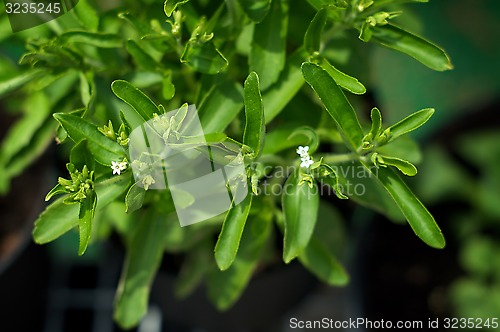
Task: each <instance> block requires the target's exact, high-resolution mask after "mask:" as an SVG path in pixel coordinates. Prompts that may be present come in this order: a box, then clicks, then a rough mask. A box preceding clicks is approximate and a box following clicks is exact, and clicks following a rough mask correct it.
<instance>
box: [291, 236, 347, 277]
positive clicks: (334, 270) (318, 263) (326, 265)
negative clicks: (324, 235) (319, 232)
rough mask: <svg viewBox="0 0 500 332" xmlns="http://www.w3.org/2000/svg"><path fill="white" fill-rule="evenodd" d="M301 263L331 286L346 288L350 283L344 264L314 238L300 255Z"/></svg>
mask: <svg viewBox="0 0 500 332" xmlns="http://www.w3.org/2000/svg"><path fill="white" fill-rule="evenodd" d="M299 261H300V263H302V265H304V266H305V267H306V268H307V269H309V270H310V271H312V272H313V273H314V274H315V275H316V276H317V277H318V278H320V279H321V280H323V281H324V282H326V283H327V284H329V285H331V286H345V285H347V283H348V282H349V275H348V274H347V272H346V271H345V269H344V267H343V266H342V264H340V262H339V261H338V260H337V258H336V257H335V256H334V255H333V254H332V253H330V252H329V251H328V249H327V248H326V246H325V245H323V244H322V243H321V242H320V241H319V240H318V239H316V238H315V237H314V236H313V237H312V238H311V240H310V241H309V244H308V245H307V247H306V248H305V249H304V251H303V252H302V253H301V254H300V255H299Z"/></svg>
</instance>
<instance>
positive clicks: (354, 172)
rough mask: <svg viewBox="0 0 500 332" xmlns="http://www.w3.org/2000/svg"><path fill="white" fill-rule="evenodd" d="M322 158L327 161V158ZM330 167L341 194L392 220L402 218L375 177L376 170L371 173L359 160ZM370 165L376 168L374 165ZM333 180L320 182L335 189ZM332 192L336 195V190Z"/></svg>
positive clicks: (401, 219) (327, 179) (325, 179)
mask: <svg viewBox="0 0 500 332" xmlns="http://www.w3.org/2000/svg"><path fill="white" fill-rule="evenodd" d="M324 160H325V161H328V158H325V159H324ZM332 167H333V169H334V170H335V171H336V173H337V177H338V184H339V189H340V190H341V192H342V193H343V194H345V195H346V196H348V197H349V198H350V199H352V200H354V201H356V203H358V204H360V205H362V206H366V207H368V208H370V209H372V210H375V211H377V212H379V213H382V214H383V215H385V216H387V217H388V218H389V219H391V220H393V221H403V220H404V216H403V215H402V214H401V211H400V210H399V208H398V206H397V205H396V204H395V202H394V200H393V199H392V198H391V196H390V195H389V194H388V193H387V191H386V190H385V189H384V187H383V186H382V185H381V184H380V182H379V181H378V180H377V179H376V178H375V176H376V175H375V174H376V172H375V173H372V172H370V171H368V170H367V169H365V167H364V166H363V165H362V164H361V163H360V162H359V161H353V162H350V163H344V164H339V165H334V166H332ZM370 167H371V168H373V169H376V167H375V166H374V165H371V166H370ZM333 180H335V179H333ZM333 180H332V179H329V178H322V179H321V182H322V183H325V184H328V185H329V186H330V187H331V188H333V189H335V188H334V186H335V185H336V184H337V181H333ZM333 194H335V195H337V196H338V194H337V192H335V193H332V195H333Z"/></svg>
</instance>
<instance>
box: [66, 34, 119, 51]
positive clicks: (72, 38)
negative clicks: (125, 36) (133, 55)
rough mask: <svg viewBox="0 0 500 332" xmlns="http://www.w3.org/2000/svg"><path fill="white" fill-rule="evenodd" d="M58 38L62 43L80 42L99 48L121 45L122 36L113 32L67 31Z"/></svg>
mask: <svg viewBox="0 0 500 332" xmlns="http://www.w3.org/2000/svg"><path fill="white" fill-rule="evenodd" d="M59 38H60V40H61V42H62V43H64V44H70V43H82V44H87V45H91V46H95V47H100V48H121V47H123V40H122V38H121V37H120V36H119V35H116V34H114V33H97V32H87V31H69V32H65V33H63V34H62V35H61V36H60V37H59Z"/></svg>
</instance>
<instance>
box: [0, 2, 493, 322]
mask: <svg viewBox="0 0 500 332" xmlns="http://www.w3.org/2000/svg"><path fill="white" fill-rule="evenodd" d="M305 13H309V12H307V10H306V11H305ZM311 13H312V12H311ZM4 15H5V14H2V16H3V17H1V18H0V67H1V68H2V69H5V70H4V72H0V78H1V77H5V76H8V68H9V66H11V67H12V66H16V65H15V64H16V62H17V60H18V58H19V56H20V54H22V53H23V52H24V50H23V43H21V42H20V39H19V38H18V36H16V35H12V33H11V32H10V28H9V26H8V22H7V20H6V18H5V16H4ZM304 15H305V14H304ZM311 17H312V16H311ZM415 17H418V18H419V19H418V20H417V19H415ZM400 24H401V25H405V26H411V27H412V29H415V30H416V31H419V32H420V34H421V35H423V36H425V37H427V38H429V39H430V40H433V41H434V42H436V43H437V44H438V45H440V46H442V47H443V48H444V49H445V50H446V51H447V52H448V54H449V55H450V57H451V59H452V62H453V64H454V66H455V69H454V70H453V71H449V72H444V73H436V72H433V71H431V70H429V69H427V68H425V67H423V66H422V65H420V64H419V63H417V62H416V61H414V60H412V59H410V58H409V57H407V56H404V55H401V54H398V53H395V52H391V51H389V50H386V49H383V48H379V47H373V48H372V49H371V50H370V53H366V54H365V53H361V54H359V57H363V58H366V57H367V58H368V61H369V64H370V67H369V68H370V69H369V70H364V69H365V68H363V69H357V67H356V66H355V64H354V63H347V64H345V66H346V67H349V70H351V69H352V73H353V74H354V75H355V76H357V77H359V78H360V80H361V81H362V82H368V83H369V84H368V90H369V91H371V94H370V95H369V96H368V98H367V100H364V101H363V102H364V103H367V104H370V107H372V106H375V105H377V106H378V107H379V108H380V109H381V111H382V113H383V114H384V121H386V122H387V123H394V122H395V121H397V120H398V119H400V118H402V117H404V116H406V115H408V114H410V113H411V112H414V111H416V110H419V109H422V108H426V107H434V108H436V113H435V115H434V117H433V118H432V120H431V121H430V122H429V123H428V124H427V125H426V126H424V127H422V128H421V129H420V130H419V131H418V132H417V135H414V136H413V137H414V138H415V139H416V140H418V141H419V143H420V144H421V147H422V152H421V155H422V160H421V162H420V164H419V165H418V167H419V174H418V176H417V177H416V178H415V179H412V180H413V181H411V182H410V185H411V186H412V188H414V190H415V192H416V193H417V195H418V196H419V197H420V198H421V200H422V201H423V202H424V204H426V205H427V206H428V207H429V209H430V211H431V212H432V213H433V215H434V216H435V218H436V220H437V222H438V223H439V225H440V226H441V228H442V230H443V232H444V234H445V237H446V239H447V243H448V245H447V247H446V248H445V249H444V250H434V249H431V248H429V247H427V246H426V245H425V244H424V243H423V242H421V241H420V240H419V239H418V238H417V237H415V236H414V235H413V234H412V231H411V229H410V228H409V227H407V225H399V224H395V223H392V222H388V221H387V220H385V218H384V217H382V216H380V215H377V214H376V213H374V212H372V211H370V210H367V209H365V208H362V207H359V206H356V205H354V204H351V203H348V204H347V205H346V204H344V202H338V201H333V202H334V204H335V205H336V206H337V207H338V208H339V210H340V212H341V214H342V216H341V218H342V219H344V223H343V224H341V225H339V242H342V245H343V250H342V251H343V253H344V254H343V258H344V259H343V261H344V262H345V264H346V266H347V269H348V271H349V272H350V274H351V276H352V280H351V283H350V284H349V286H347V287H346V288H329V287H326V286H324V285H322V284H321V283H319V282H318V281H316V280H315V279H314V278H313V277H312V276H310V275H309V274H308V273H307V272H305V271H304V270H303V269H302V268H301V267H299V266H295V265H293V264H292V265H291V266H290V267H289V268H288V269H287V270H286V271H284V272H279V273H278V274H277V275H275V276H273V277H272V278H267V277H260V278H256V279H255V280H253V281H252V282H251V285H250V287H249V288H248V289H247V290H246V292H245V294H244V296H243V298H242V300H241V301H240V302H239V303H238V304H237V305H236V306H235V307H234V308H232V309H231V310H229V311H228V312H227V313H224V314H219V313H217V312H216V311H215V310H214V309H213V308H212V307H211V305H210V304H208V302H207V300H206V299H205V297H204V294H203V291H202V290H199V291H197V292H196V293H195V294H194V295H193V296H191V297H190V298H188V299H186V300H184V301H182V302H176V301H175V299H174V298H173V296H172V293H173V292H172V288H173V282H172V277H170V275H169V266H171V265H175V259H176V258H175V257H170V256H166V257H165V259H164V262H163V265H164V266H163V267H162V273H160V274H159V276H158V277H157V280H156V281H155V285H154V286H153V292H152V300H151V301H152V303H151V307H150V312H149V313H148V315H147V317H146V318H145V319H144V321H143V322H142V323H141V325H140V326H139V327H138V328H137V331H140V332H144V331H151V332H154V331H173V332H175V331H179V332H188V331H189V332H202V331H207V332H208V331H224V328H222V327H221V326H220V323H221V322H224V324H223V325H225V326H226V327H225V330H227V331H235V332H237V331H289V330H292V329H291V328H290V327H289V321H290V319H291V318H292V317H296V318H298V319H302V320H314V319H321V318H323V317H328V318H334V319H337V320H340V319H348V318H356V317H367V318H369V319H373V320H377V319H382V318H383V319H386V320H394V321H395V320H422V321H424V322H427V320H428V318H433V319H434V318H440V319H444V318H445V317H458V318H461V317H466V318H467V317H473V318H476V317H478V318H479V317H482V318H494V317H496V318H498V319H500V121H499V120H500V116H499V112H500V93H499V92H500V61H499V59H500V40H499V38H498V36H499V32H500V3H499V2H498V1H496V0H455V1H446V0H432V1H431V2H430V3H429V4H425V5H414V6H411V7H410V10H406V11H405V19H404V21H401V22H400ZM359 43H361V42H359ZM362 50H363V51H360V52H366V48H363V49H362ZM357 71H358V72H357ZM8 98H9V97H8V96H7V97H5V98H4V99H0V138H2V137H3V136H5V134H6V133H7V131H8V130H9V128H10V127H11V125H12V123H13V121H15V120H16V118H17V116H18V115H17V114H16V112H15V110H14V109H13V108H15V102H12V101H11V100H8ZM7 105H8V107H7ZM43 148H45V147H43ZM42 150H43V149H42ZM58 158H59V156H58V155H57V154H56V153H55V144H54V143H52V144H51V145H50V146H48V149H47V150H46V152H45V153H43V154H41V157H40V158H39V159H37V160H36V161H35V162H34V163H33V165H32V166H31V167H30V168H29V169H28V170H27V171H25V172H24V173H23V174H22V175H20V176H17V177H16V178H15V179H14V182H13V183H12V185H11V190H10V191H9V193H8V195H5V196H3V197H1V198H0V317H1V320H0V331H6V332H11V331H12V332H17V331H46V332H58V331H70V332H78V331H92V332H101V331H102V332H108V331H119V328H118V327H116V326H115V325H114V324H113V322H112V305H113V298H114V293H115V287H116V285H117V283H118V278H119V275H120V272H121V269H122V261H123V252H122V250H121V248H120V245H119V241H113V238H112V239H111V241H108V242H103V243H100V242H99V243H95V244H94V245H93V246H91V248H90V249H89V252H88V253H86V254H85V256H83V257H77V256H76V252H77V250H76V248H77V242H78V240H77V239H78V235H77V234H76V233H72V232H70V233H68V234H67V235H65V236H64V237H62V238H61V239H59V240H57V241H55V242H54V243H51V244H49V245H45V246H37V245H35V244H33V242H32V240H31V230H32V226H33V224H32V223H33V221H34V220H35V219H36V216H37V215H38V214H39V213H40V211H42V210H43V208H44V206H45V205H44V201H43V197H44V195H45V193H46V192H47V191H48V190H49V189H50V187H51V185H52V184H53V183H54V181H55V179H56V178H57V176H58V175H59V174H58V172H59V169H57V168H54V167H53V164H54V161H56V162H57V161H58V162H59V163H61V162H62V161H61V160H58ZM0 171H2V170H1V169H0ZM1 176H2V175H1V174H0V177H1ZM0 182H1V181H0ZM323 210H324V211H323V212H322V214H321V215H322V216H323V217H325V218H327V216H328V214H329V213H330V214H331V213H336V212H335V211H328V208H327V207H324V208H323ZM334 219H337V218H334ZM263 301H270V302H272V303H273V305H274V306H275V308H276V310H275V311H274V312H268V315H267V316H265V317H264V316H262V313H260V312H259V311H258V310H256V306H259V303H262V302H263ZM188 311H189V312H188ZM193 311H194V312H197V313H198V314H193V313H192V312H193ZM259 315H260V316H259ZM293 330H294V331H297V330H299V329H293ZM490 330H496V331H500V329H490Z"/></svg>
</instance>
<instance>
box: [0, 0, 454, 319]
mask: <svg viewBox="0 0 500 332" xmlns="http://www.w3.org/2000/svg"><path fill="white" fill-rule="evenodd" d="M410 2H427V1H424V0H413V1H412V0H374V1H371V0H308V1H305V0H301V1H294V2H291V1H287V0H272V1H271V0H257V1H247V0H226V1H224V2H215V1H207V0H205V1H188V0H166V1H165V3H164V4H159V3H157V2H155V1H150V0H144V1H126V0H123V1H121V2H119V3H118V4H117V7H116V8H112V9H109V8H108V9H106V8H103V7H102V5H98V4H97V2H93V1H91V0H80V2H79V4H78V6H76V7H75V8H74V10H72V11H70V12H69V13H67V14H66V15H64V16H63V17H60V18H58V19H57V20H54V21H51V22H49V23H48V24H47V25H46V26H43V27H39V28H37V30H33V31H36V32H37V33H38V35H37V36H28V35H27V34H25V35H24V36H21V37H20V39H23V41H24V42H25V43H26V53H25V54H24V55H23V56H22V57H21V59H20V60H19V64H20V66H19V67H18V68H16V69H15V70H12V69H11V70H10V71H9V72H8V73H9V74H8V75H7V76H6V77H3V80H2V81H1V82H0V95H2V96H6V95H7V96H8V97H9V98H8V99H6V101H7V103H9V102H12V101H19V100H21V99H22V98H24V97H25V100H24V102H23V103H22V105H23V109H24V110H25V111H24V114H23V117H22V118H21V119H20V120H19V121H18V122H17V123H16V124H15V125H14V127H13V128H12V130H11V131H10V132H9V134H8V136H7V137H6V138H5V139H4V142H3V145H2V150H1V155H0V169H1V170H2V174H3V176H2V179H1V180H2V181H1V182H0V184H1V185H0V188H2V190H3V191H4V192H5V191H7V190H8V185H9V181H10V178H12V177H13V176H15V175H17V174H19V173H20V172H21V171H22V170H23V169H24V168H25V167H26V166H27V165H29V164H30V163H31V162H33V161H34V160H35V158H36V156H37V155H38V154H40V153H41V152H42V151H43V150H44V149H45V147H46V146H47V145H48V144H49V143H50V141H51V140H52V139H53V137H54V135H55V137H56V141H57V142H58V143H59V144H62V145H63V146H66V147H67V151H70V152H69V162H68V163H67V171H68V175H67V176H66V177H65V178H63V177H61V178H59V180H58V182H57V184H56V186H55V187H54V188H53V189H52V190H51V191H50V192H49V193H48V194H47V197H46V200H47V201H50V204H49V205H48V207H47V208H46V209H45V211H44V212H43V213H42V214H41V215H40V217H39V218H38V219H37V221H36V222H35V228H34V230H33V238H34V240H35V242H36V243H39V244H45V243H48V242H51V241H53V240H55V239H57V238H59V237H60V236H62V235H63V234H65V233H66V232H68V231H70V230H72V229H77V230H78V232H79V234H80V242H79V249H78V253H79V255H83V254H84V253H85V251H86V249H87V247H88V245H89V243H90V242H91V241H92V240H93V239H96V238H98V237H105V236H106V235H109V234H110V232H112V231H114V232H117V233H119V234H120V235H121V237H122V239H123V243H124V246H125V249H126V252H127V257H126V263H125V265H124V269H123V274H122V277H121V281H120V285H119V286H118V291H117V294H116V303H115V314H114V316H115V320H116V321H117V322H118V323H119V324H120V325H121V326H123V327H125V328H130V327H133V326H135V325H136V324H138V322H139V321H140V319H141V318H142V317H143V315H144V314H145V312H146V310H147V303H148V297H149V289H150V286H151V283H152V281H153V279H154V277H155V274H156V272H157V270H158V268H159V265H160V262H161V260H162V256H163V254H164V253H165V252H168V253H176V254H178V253H182V254H183V256H184V258H185V259H184V264H183V266H182V267H181V270H180V271H179V275H178V280H177V285H176V286H177V287H176V291H177V292H178V294H177V295H178V296H181V297H182V296H187V295H188V294H190V292H191V291H193V290H194V289H195V287H197V285H198V284H199V283H201V282H202V281H205V283H206V287H207V293H208V297H209V298H210V299H211V300H212V302H213V303H214V304H215V306H216V307H217V308H219V309H221V310H224V309H227V308H229V307H231V305H232V304H234V303H235V301H237V299H238V297H239V296H240V295H241V293H242V291H243V290H244V288H245V287H246V285H247V284H248V282H249V280H250V278H251V277H252V274H253V272H254V271H255V269H256V267H257V266H261V265H266V264H268V263H269V262H270V261H273V260H272V258H269V257H273V256H276V255H281V256H282V260H283V261H284V262H285V263H289V262H291V261H292V260H294V259H298V260H299V261H300V262H301V263H302V265H303V266H305V267H306V268H307V269H308V270H310V271H311V272H312V273H314V274H315V275H316V276H317V277H318V278H319V279H321V280H322V281H324V282H326V283H328V284H330V285H345V284H346V283H347V282H348V280H349V276H348V274H347V272H346V270H345V269H344V267H343V266H342V264H341V263H340V261H339V259H338V257H337V253H338V252H337V250H335V249H334V247H335V245H333V246H332V243H331V237H329V234H331V232H332V231H333V232H334V231H335V229H334V227H336V226H334V225H335V223H334V222H333V221H331V220H326V219H325V218H324V217H322V215H321V214H322V208H321V206H324V205H325V204H326V203H325V202H326V201H323V200H320V193H321V192H325V190H326V191H328V192H331V193H334V194H335V196H336V197H338V199H340V200H345V199H352V200H354V201H356V202H357V203H359V204H362V205H365V206H368V207H370V208H372V209H374V210H376V211H378V212H380V213H383V214H384V215H386V216H387V217H388V218H389V219H392V220H401V219H406V220H407V222H408V223H409V224H410V226H411V228H412V229H413V231H414V232H415V234H416V235H417V236H418V237H419V238H421V239H422V240H423V242H425V243H426V244H427V245H429V246H431V247H434V248H443V247H444V246H445V240H444V237H443V235H442V234H441V231H440V229H439V227H438V226H437V224H436V222H435V220H434V218H433V217H432V215H431V214H430V213H429V211H428V210H427V209H426V208H425V206H424V205H423V204H422V203H421V202H420V200H419V199H418V198H417V197H415V195H414V194H413V192H412V191H411V189H410V188H409V187H408V186H407V185H406V184H405V182H404V180H403V176H415V175H416V174H417V168H416V167H415V166H414V164H413V163H412V162H411V160H412V156H414V155H415V149H416V147H415V144H414V142H413V141H412V140H411V139H410V138H408V136H406V134H408V133H409V132H411V131H413V130H416V129H417V128H419V127H420V126H422V125H424V124H425V123H426V122H427V121H428V120H429V119H430V118H431V116H432V115H433V113H434V110H433V109H430V108H429V109H423V110H421V111H418V112H416V113H413V114H412V115H410V116H408V117H407V118H405V119H403V120H401V121H399V122H398V123H396V124H392V125H387V124H384V123H383V121H382V114H381V112H380V111H379V110H378V109H377V108H373V109H372V110H371V113H370V115H369V117H363V116H362V111H363V109H362V108H360V110H359V111H358V112H356V111H355V110H354V108H353V106H352V105H351V103H350V102H349V99H348V98H347V96H346V95H348V96H351V95H352V94H353V95H363V94H364V93H365V92H366V88H365V85H364V84H363V83H361V82H360V80H359V79H357V78H355V77H353V76H351V75H349V74H347V73H344V72H343V71H341V70H340V68H343V67H345V68H358V69H359V68H361V69H362V70H363V69H365V68H366V63H362V62H358V61H357V60H356V61H355V63H350V62H347V63H346V62H345V61H344V62H342V61H341V59H340V57H339V56H338V54H336V53H335V52H332V49H333V50H334V49H335V47H336V45H347V47H348V49H349V50H351V53H350V54H355V51H356V50H358V49H360V47H363V52H369V51H370V49H369V46H370V45H371V44H375V45H379V46H383V47H388V48H391V49H393V50H395V51H399V52H401V53H404V54H407V55H409V56H411V57H413V58H415V59H416V60H418V61H420V62H421V63H422V64H423V65H425V66H427V67H428V68H430V69H432V70H437V71H444V70H448V69H451V68H452V65H451V63H450V60H449V58H448V56H447V55H446V53H445V52H444V51H442V50H441V49H440V48H439V47H437V46H436V45H434V44H432V43H430V42H428V41H426V40H425V39H423V38H421V37H419V36H417V35H415V34H413V33H411V32H409V31H407V30H405V29H403V28H401V27H399V26H397V25H395V24H393V19H394V18H396V17H399V16H400V15H401V14H402V12H401V11H400V9H401V7H400V5H401V4H403V3H410ZM402 22H404V21H402ZM33 37H36V38H33ZM362 42H364V43H366V44H365V45H361V46H360V44H361V43H362ZM6 63H7V61H6V60H5V59H2V62H1V63H0V65H1V66H4V67H5V66H6ZM305 83H307V84H305ZM374 84H375V85H376V82H375V83H374ZM350 99H351V98H350ZM352 100H353V101H357V100H359V99H355V98H352ZM12 103H14V102H12ZM187 104H194V105H196V107H197V109H198V114H199V117H200V121H201V125H202V127H203V130H204V132H205V134H206V135H205V137H204V138H203V139H204V141H205V142H207V143H208V144H209V145H210V146H211V148H212V150H213V151H216V152H217V153H214V154H213V155H212V154H210V155H209V156H207V158H210V159H211V160H212V161H213V162H215V163H217V162H220V160H217V157H218V156H219V157H221V158H222V159H223V160H224V158H226V159H227V158H229V159H231V158H233V159H234V158H235V157H236V155H237V154H238V153H241V155H242V157H243V162H244V165H245V169H246V179H244V183H245V184H246V185H247V186H248V190H249V192H250V194H249V195H247V196H246V198H245V199H244V200H243V201H242V202H241V203H239V204H237V205H234V206H233V207H232V208H231V209H229V210H228V211H227V213H225V214H223V215H220V216H218V217H214V218H212V219H210V220H206V221H204V222H201V223H197V224H194V225H191V226H188V227H180V225H179V223H178V220H177V215H176V211H175V206H174V204H173V201H172V193H171V192H170V190H169V189H165V190H154V189H151V188H152V187H153V186H154V185H155V183H156V181H158V179H155V178H154V176H153V175H152V173H151V172H150V171H148V170H150V169H153V168H155V167H157V166H156V164H155V162H152V161H151V160H160V159H161V156H160V155H149V156H148V158H147V160H142V159H140V158H139V159H132V158H131V155H130V153H129V152H130V151H129V146H130V137H129V136H130V134H131V132H132V131H133V130H134V129H135V128H138V127H139V126H141V125H143V124H144V123H146V122H148V121H149V122H150V123H153V127H154V128H153V130H154V132H155V133H156V134H157V135H158V137H159V138H160V139H163V140H164V142H165V144H166V143H167V142H168V140H169V138H170V137H175V139H176V140H177V141H178V142H181V144H184V145H189V144H194V145H196V144H197V143H196V142H197V141H196V138H193V137H188V136H186V135H184V134H183V132H182V130H181V129H180V128H181V127H182V126H183V124H184V121H186V120H185V113H183V112H185V110H186V108H187ZM175 109H178V111H177V112H176V113H175V115H174V116H172V117H171V118H169V120H168V121H164V120H165V117H163V115H164V114H166V113H167V112H168V111H170V110H175ZM54 119H55V121H54ZM193 140H194V141H193ZM193 142H194V143H193ZM133 170H134V171H133ZM269 186H279V188H282V190H281V191H280V192H279V194H275V193H274V192H268V191H266V188H269ZM325 188H326V189H325ZM353 188H357V189H359V190H352V189H353ZM60 195H62V196H60ZM56 196H57V197H56ZM325 196H326V195H325ZM191 203H192V202H191V201H190V197H185V202H184V204H186V205H189V204H191ZM341 203H342V202H340V201H339V204H341ZM329 209H334V206H333V205H331V206H330V207H329ZM333 215H334V216H336V214H333ZM337 224H338V223H337ZM274 232H281V233H282V234H283V244H282V250H281V249H279V248H278V250H277V249H276V248H275V247H274V246H273V245H272V244H273V240H272V239H273V238H274V236H273V233H274ZM217 234H218V237H217V236H215V238H217V240H216V241H214V235H217ZM279 250H281V252H280V251H279Z"/></svg>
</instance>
